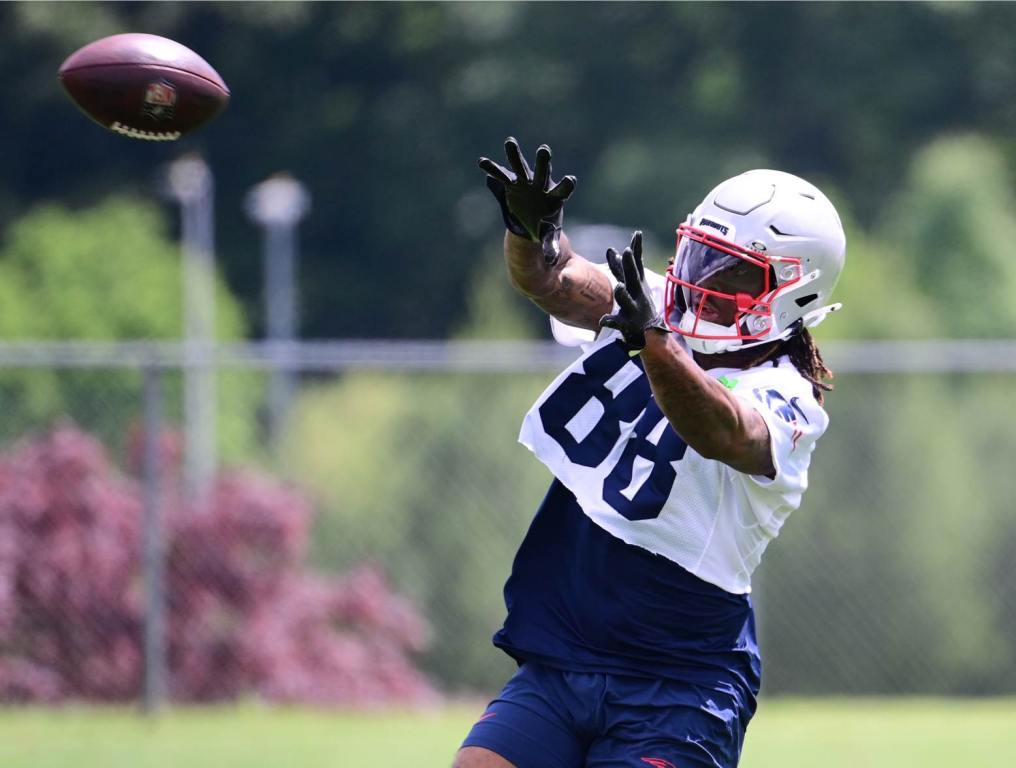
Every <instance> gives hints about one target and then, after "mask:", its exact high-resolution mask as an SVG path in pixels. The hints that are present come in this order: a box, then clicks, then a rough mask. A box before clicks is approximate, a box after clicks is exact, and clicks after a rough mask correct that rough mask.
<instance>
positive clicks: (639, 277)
mask: <svg viewBox="0 0 1016 768" xmlns="http://www.w3.org/2000/svg"><path fill="white" fill-rule="evenodd" d="M607 265H608V266H609V267H610V271H611V272H612V273H613V274H614V277H616V278H617V285H616V286H614V299H615V300H616V301H617V304H618V310H617V314H614V315H604V316H603V317H601V318H600V327H601V328H614V329H615V330H618V331H620V332H621V336H623V337H624V343H625V344H627V345H628V346H629V347H631V348H632V349H642V348H643V347H645V346H646V331H647V330H649V329H650V328H659V329H660V330H661V331H667V330H668V329H667V326H666V325H664V323H663V315H661V314H660V311H659V310H658V309H657V308H656V304H655V303H654V302H653V295H652V292H651V290H650V288H649V286H648V285H647V284H646V271H645V267H643V266H642V233H641V232H638V231H636V232H635V234H634V235H632V238H631V246H630V247H628V248H625V249H624V253H622V254H621V256H620V258H619V257H618V255H617V251H615V250H614V249H613V248H608V249H607Z"/></svg>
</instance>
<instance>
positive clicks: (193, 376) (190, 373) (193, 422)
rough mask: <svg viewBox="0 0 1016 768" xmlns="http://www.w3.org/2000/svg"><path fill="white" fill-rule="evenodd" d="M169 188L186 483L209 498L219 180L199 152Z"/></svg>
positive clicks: (177, 167)
mask: <svg viewBox="0 0 1016 768" xmlns="http://www.w3.org/2000/svg"><path fill="white" fill-rule="evenodd" d="M166 181H167V184H166V186H167V189H168V192H169V195H170V197H172V198H173V199H174V200H175V201H176V202H177V203H178V204H179V205H180V214H181V221H182V228H181V243H182V248H183V315H184V339H185V344H186V357H187V365H186V368H185V369H184V447H185V453H184V483H185V486H186V489H187V493H188V495H189V497H190V498H191V499H193V500H200V499H201V498H203V496H204V494H205V492H206V491H207V490H208V488H209V485H210V483H211V481H212V479H213V477H214V476H215V467H216V453H215V371H214V369H213V368H212V351H213V343H214V339H215V224H214V220H213V214H214V198H215V196H214V182H213V179H212V172H211V170H210V169H209V168H208V165H207V164H206V163H205V161H204V160H203V159H202V158H201V156H200V155H197V154H188V155H184V156H183V157H181V158H180V159H179V160H176V161H175V162H173V163H171V164H170V166H169V168H168V173H167V178H166Z"/></svg>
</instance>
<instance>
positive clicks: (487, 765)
mask: <svg viewBox="0 0 1016 768" xmlns="http://www.w3.org/2000/svg"><path fill="white" fill-rule="evenodd" d="M452 768H515V764H514V763H509V762H508V761H507V760H505V759H504V758H503V757H501V755H499V754H497V752H491V751H490V750H489V749H484V748H483V747H463V748H462V749H460V750H459V753H458V754H457V755H455V763H454V764H453V765H452Z"/></svg>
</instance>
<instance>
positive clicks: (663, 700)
mask: <svg viewBox="0 0 1016 768" xmlns="http://www.w3.org/2000/svg"><path fill="white" fill-rule="evenodd" d="M754 707H755V702H754V698H753V697H751V701H750V702H748V703H746V702H744V701H743V699H742V697H741V696H739V695H738V694H737V692H736V691H733V690H730V691H726V690H723V689H722V686H721V689H720V690H714V689H711V688H708V689H707V688H703V687H701V686H698V685H689V684H685V683H682V682H680V681H676V680H663V679H649V678H643V677H629V676H627V675H613V674H601V673H592V672H569V671H566V670H561V669H553V668H551V667H545V666H541V665H539V664H534V663H532V662H526V663H525V664H523V665H522V666H521V667H520V668H519V671H518V672H516V673H515V676H514V677H512V678H511V680H509V681H508V683H507V684H506V685H505V687H504V689H503V690H502V691H501V693H500V695H499V696H498V697H497V698H496V699H494V700H493V701H492V702H491V703H490V705H489V706H488V707H487V709H486V711H485V712H484V713H483V715H482V716H481V717H480V719H479V720H478V721H477V722H476V724H475V725H474V726H473V728H472V730H471V731H470V732H469V735H468V736H467V737H466V740H465V741H464V742H463V744H462V746H464V747H484V748H485V749H489V750H491V751H492V752H496V753H497V754H499V755H501V757H503V758H505V759H506V760H508V761H509V762H511V763H514V764H515V765H516V766H517V767H518V768H607V766H611V768H621V767H622V766H631V768H707V767H708V768H734V766H736V765H737V761H738V758H739V757H740V754H741V745H742V744H743V743H744V731H745V728H747V726H748V721H749V720H750V719H751V716H752V714H754Z"/></svg>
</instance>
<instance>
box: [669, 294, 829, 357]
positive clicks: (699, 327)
mask: <svg viewBox="0 0 1016 768" xmlns="http://www.w3.org/2000/svg"><path fill="white" fill-rule="evenodd" d="M842 306H843V304H841V303H837V304H829V305H827V306H825V307H820V308H819V309H813V310H812V311H811V312H808V313H806V314H805V315H803V316H802V317H801V318H800V319H798V320H797V321H795V322H793V323H791V324H790V327H788V328H785V329H784V330H782V331H781V332H780V333H777V334H774V335H771V334H766V337H765V338H762V339H755V340H754V341H742V340H740V339H729V338H728V339H700V338H695V337H694V336H687V335H685V336H684V340H685V343H686V344H687V345H688V348H689V349H690V350H692V351H693V352H699V353H701V354H703V355H718V354H721V353H723V352H734V351H737V350H740V349H750V348H751V347H758V346H761V345H763V344H771V343H772V342H774V341H783V340H784V339H788V338H790V337H791V336H793V335H794V334H795V333H797V331H798V330H800V329H801V328H814V327H815V326H816V325H818V324H819V323H821V322H822V321H823V320H825V319H826V316H828V315H829V314H831V313H832V312H836V311H837V310H839V309H840V308H841V307H842ZM693 329H694V330H695V331H696V333H699V334H702V335H706V336H733V335H736V334H737V328H735V327H734V326H733V325H718V324H717V323H710V322H708V321H705V320H699V322H698V323H697V324H696V322H695V316H694V315H693V314H692V313H691V312H685V313H684V314H683V315H682V316H681V322H680V323H679V324H678V330H679V331H684V332H685V333H691V332H692V330H693ZM682 335H684V334H682Z"/></svg>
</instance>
